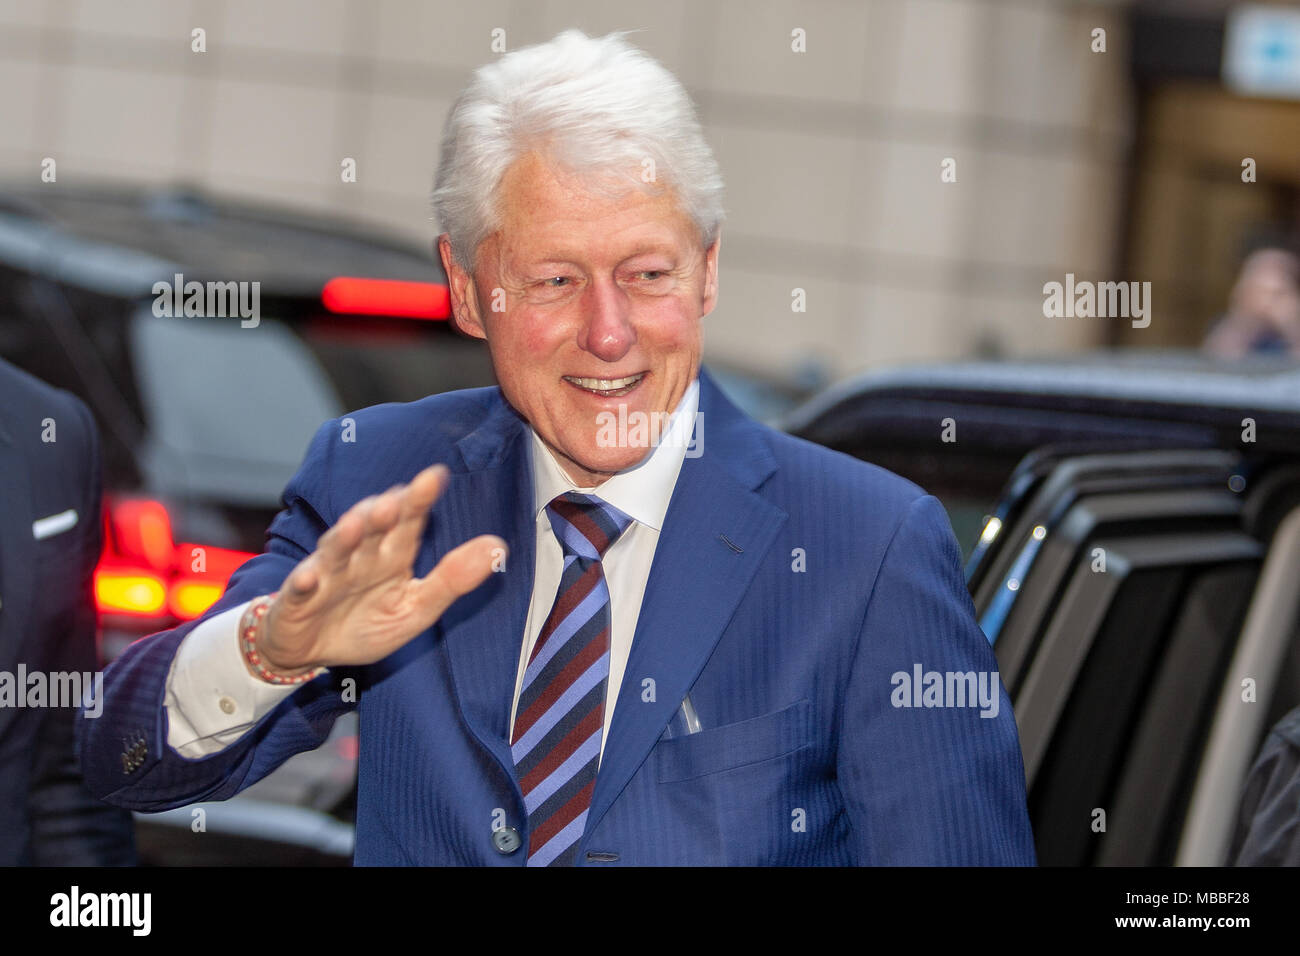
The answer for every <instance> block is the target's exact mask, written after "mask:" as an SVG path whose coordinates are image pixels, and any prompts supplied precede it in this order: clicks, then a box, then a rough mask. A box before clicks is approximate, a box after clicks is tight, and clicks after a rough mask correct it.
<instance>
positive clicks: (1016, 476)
mask: <svg viewBox="0 0 1300 956" xmlns="http://www.w3.org/2000/svg"><path fill="white" fill-rule="evenodd" d="M786 424H787V427H788V428H789V430H790V431H792V432H793V433H795V434H797V435H800V436H802V437H805V438H808V439H811V440H813V441H817V442H820V443H821V444H824V445H827V446H829V447H832V448H835V449H838V450H841V451H844V452H846V453H848V454H851V455H855V456H857V457H859V458H863V459H866V460H869V461H872V462H875V463H877V464H880V465H883V466H885V467H887V468H889V469H891V470H893V471H896V472H898V473H899V474H901V475H903V476H904V477H907V478H910V479H912V480H913V481H915V482H916V483H917V484H919V485H921V486H922V487H924V488H925V489H926V490H928V491H930V492H931V493H933V494H935V495H936V496H937V497H939V498H940V500H941V501H943V503H944V504H945V506H946V507H947V509H948V511H949V514H950V516H951V518H952V521H953V525H954V528H955V530H956V531H957V533H958V536H959V539H960V540H961V542H962V544H963V546H964V548H965V551H966V554H967V568H966V571H967V581H968V584H969V587H970V590H971V594H972V597H973V599H974V603H975V609H976V612H977V614H978V616H979V620H980V624H981V626H982V628H983V630H984V632H985V635H986V636H987V637H988V639H989V642H990V643H991V644H992V646H993V650H994V653H995V655H996V657H997V660H998V664H999V670H1000V673H1001V676H1002V680H1003V682H1004V683H1005V684H1006V687H1007V690H1008V691H1009V693H1010V694H1011V699H1012V702H1013V705H1014V707H1015V712H1016V719H1017V723H1018V725H1019V728H1020V739H1021V746H1022V750H1023V755H1024V760H1025V773H1026V782H1027V784H1028V797H1029V810H1030V817H1031V821H1032V823H1033V827H1034V832H1035V838H1036V841H1037V848H1038V856H1039V861H1040V863H1042V864H1045V865H1066V866H1081V865H1090V864H1092V865H1112V864H1116V865H1169V864H1175V863H1176V864H1199V865H1221V864H1224V863H1227V862H1230V861H1229V860H1228V859H1227V853H1228V849H1229V842H1230V840H1231V837H1232V831H1233V827H1234V823H1235V821H1236V815H1237V809H1238V805H1239V803H1240V799H1241V792H1242V785H1243V782H1244V780H1245V777H1246V773H1247V770H1248V769H1249V767H1250V765H1251V761H1252V759H1253V758H1254V756H1255V754H1256V753H1257V752H1258V750H1259V748H1260V745H1261V743H1262V741H1263V739H1264V736H1265V734H1266V732H1267V731H1268V729H1269V728H1270V727H1271V726H1273V724H1274V723H1275V722H1276V721H1277V720H1278V719H1279V718H1281V717H1282V716H1283V715H1284V714H1286V713H1287V712H1288V711H1290V710H1292V709H1293V708H1294V707H1295V706H1296V705H1297V704H1300V366H1297V365H1296V364H1295V363H1293V362H1290V361H1287V360H1284V359H1259V360H1252V361H1248V362H1244V363H1236V364H1233V365H1227V364H1223V363H1216V362H1212V361H1210V360H1207V359H1204V358H1202V357H1200V356H1194V355H1181V354H1162V353H1103V354H1098V355H1089V356H1084V357H1073V358H1068V359H1062V360H1058V361H1047V360H1044V361H1034V362H1029V361H1026V362H973V363H962V364H950V365H939V366H927V367H917V368H910V369H900V370H890V371H884V372H877V373H872V374H869V375H866V376H863V377H861V378H859V379H856V380H854V381H852V382H848V383H845V384H843V385H840V386H837V387H836V388H834V389H832V390H831V391H829V392H828V393H826V394H825V395H823V396H821V397H819V398H818V399H816V400H814V402H813V403H811V404H810V405H808V406H806V407H804V408H803V409H801V410H799V411H798V412H796V413H794V414H793V415H792V416H791V417H790V418H789V419H788V421H787V423H786Z"/></svg>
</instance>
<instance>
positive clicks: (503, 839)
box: [492, 827, 524, 856]
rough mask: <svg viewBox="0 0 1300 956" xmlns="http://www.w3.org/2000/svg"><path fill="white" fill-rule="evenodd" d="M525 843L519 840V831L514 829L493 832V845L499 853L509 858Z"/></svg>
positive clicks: (504, 828) (503, 828)
mask: <svg viewBox="0 0 1300 956" xmlns="http://www.w3.org/2000/svg"><path fill="white" fill-rule="evenodd" d="M523 842H524V841H523V840H521V839H519V831H518V830H516V829H515V828H514V827H502V828H501V829H500V830H493V831H492V845H493V846H494V847H496V848H497V852H498V853H500V854H503V855H505V856H509V855H510V854H511V853H514V852H515V850H517V849H519V847H520V845H521V844H522V843H523Z"/></svg>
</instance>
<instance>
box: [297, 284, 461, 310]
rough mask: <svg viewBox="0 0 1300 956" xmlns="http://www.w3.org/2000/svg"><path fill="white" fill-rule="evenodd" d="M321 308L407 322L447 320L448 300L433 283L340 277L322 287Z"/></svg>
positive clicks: (441, 286) (445, 291) (448, 297)
mask: <svg viewBox="0 0 1300 956" xmlns="http://www.w3.org/2000/svg"><path fill="white" fill-rule="evenodd" d="M320 299H321V304H322V305H324V306H325V308H326V309H328V310H329V311H331V312H338V313H340V314H346V315H395V316H401V317H403V318H409V319H446V318H448V317H449V316H450V315H451V298H450V296H449V294H448V292H447V287H446V286H445V285H438V284H437V283H436V282H403V281H400V280H397V279H358V278H352V277H349V276H339V277H338V278H336V279H330V280H329V281H328V282H326V283H325V288H324V289H322V290H321V294H320Z"/></svg>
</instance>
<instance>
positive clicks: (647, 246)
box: [521, 240, 675, 266]
mask: <svg viewBox="0 0 1300 956" xmlns="http://www.w3.org/2000/svg"><path fill="white" fill-rule="evenodd" d="M576 251H577V250H561V249H551V250H546V251H545V252H542V253H539V254H537V255H531V256H526V257H521V261H522V262H524V263H526V264H527V265H529V266H532V265H545V264H549V263H561V262H563V263H577V262H578V261H579V259H578V257H577V256H575V255H573V254H572V253H573V252H576ZM674 253H675V250H674V249H673V248H672V244H671V243H668V242H661V241H657V240H655V241H649V242H644V243H641V244H639V245H637V246H635V247H634V248H633V249H632V251H631V252H629V253H628V254H627V255H625V256H623V258H622V259H620V260H619V262H626V261H627V260H628V259H635V258H636V257H637V256H646V255H656V254H658V255H666V256H670V257H673V256H674Z"/></svg>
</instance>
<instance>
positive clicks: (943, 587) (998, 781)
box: [82, 32, 1034, 865]
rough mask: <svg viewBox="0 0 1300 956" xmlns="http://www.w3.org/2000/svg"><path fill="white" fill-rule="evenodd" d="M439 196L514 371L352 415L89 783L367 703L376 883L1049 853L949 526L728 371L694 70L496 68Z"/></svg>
mask: <svg viewBox="0 0 1300 956" xmlns="http://www.w3.org/2000/svg"><path fill="white" fill-rule="evenodd" d="M434 198H435V205H436V208H437V212H438V214H439V218H440V220H441V222H442V224H443V226H444V228H445V229H446V233H445V234H444V235H443V236H442V237H441V238H440V240H439V250H440V254H441V256H442V260H443V263H444V264H445V266H446V270H447V274H448V276H449V279H450V286H451V293H452V303H453V308H454V312H455V320H456V322H457V323H458V325H459V327H460V328H461V329H463V330H464V331H466V332H468V333H469V334H471V335H475V336H479V337H481V338H484V339H486V341H487V346H488V349H489V350H490V353H491V357H492V362H493V365H494V368H495V370H496V374H497V378H498V380H499V382H500V388H499V389H496V388H493V389H482V390H475V391H468V392H460V393H451V394H447V395H439V396H434V397H430V398H427V399H424V400H423V401H419V402H414V403H411V404H409V405H384V406H377V407H374V408H370V409H365V410H362V411H359V412H355V413H353V414H352V415H350V416H348V417H347V418H346V419H345V420H340V421H334V422H328V423H326V424H325V425H324V426H323V427H322V428H321V429H320V431H319V432H318V433H317V435H316V437H315V439H314V440H313V441H312V443H311V446H310V448H309V449H308V452H307V456H306V459H305V461H304V462H303V465H302V467H301V469H300V470H299V472H298V473H297V475H296V476H295V477H294V478H293V479H292V481H291V482H290V483H289V485H288V487H287V488H286V489H285V493H284V504H285V510H284V511H283V512H281V514H280V515H279V516H278V517H277V518H276V520H275V521H274V523H273V524H272V525H271V527H270V530H269V535H268V545H267V551H266V553H265V554H263V555H260V556H258V557H257V558H255V559H253V560H251V561H249V562H248V563H247V564H246V565H244V567H243V568H241V569H240V571H239V572H238V573H237V574H236V575H235V576H234V577H233V578H232V580H231V585H230V589H229V591H228V593H227V594H226V595H225V597H224V598H223V599H222V601H221V602H219V603H218V605H217V606H216V607H214V608H213V609H212V611H211V612H209V613H208V614H207V615H206V616H205V617H204V618H203V619H202V620H200V621H199V622H197V623H196V624H194V625H189V626H182V627H179V628H176V629H175V630H172V631H169V632H164V633H161V634H158V635H155V636H154V637H152V638H150V639H149V640H146V641H142V642H140V643H138V644H137V645H135V646H133V647H132V648H131V649H129V650H128V651H127V652H126V654H124V655H123V656H122V657H121V658H120V659H119V660H118V662H117V663H116V664H115V665H114V666H113V667H112V668H111V669H110V671H109V673H108V675H107V689H106V706H105V713H104V715H103V716H102V717H101V718H100V719H99V720H97V721H93V722H91V721H86V722H84V723H83V725H82V731H83V743H84V750H85V757H84V759H85V763H86V775H87V779H88V780H89V781H90V782H91V785H92V787H93V788H94V789H95V791H96V792H97V793H98V794H100V795H101V796H103V797H104V798H105V799H107V800H110V801H113V802H117V803H120V804H122V805H124V806H129V807H134V808H140V809H145V810H158V809H163V808H167V807H173V806H177V805H181V804H184V803H186V802H188V801H193V800H197V799H220V798H224V797H228V796H230V795H232V794H234V793H236V792H238V791H239V790H240V789H241V788H242V787H245V786H247V785H248V784H250V783H252V782H253V781H255V780H257V779H258V778H259V777H261V776H263V775H264V774H266V773H268V772H269V771H271V770H272V769H273V768H274V767H276V766H277V765H278V764H279V763H280V762H282V761H283V760H284V759H285V758H287V757H288V756H289V755H291V754H293V753H295V752H297V751H301V750H304V749H307V748H310V747H313V746H315V745H317V744H319V743H320V741H321V740H322V739H324V737H325V735H326V734H327V732H328V731H329V728H330V726H331V724H332V722H333V720H334V719H335V717H336V716H338V714H340V713H341V712H343V711H344V710H347V709H350V708H354V707H355V708H357V709H358V710H359V711H360V713H361V721H360V727H361V730H360V735H361V738H360V761H359V764H360V766H359V797H358V808H357V843H356V861H357V862H358V863H372V864H496V865H523V864H525V863H527V864H529V865H566V864H581V865H611V864H620V863H621V864H780V863H792V864H817V863H824V864H856V863H931V864H949V863H951V864H1016V863H1032V862H1033V860H1034V854H1033V845H1032V837H1031V834H1030V829H1029V824H1028V819H1027V814H1026V808H1025V794H1024V775H1023V770H1022V766H1021V760H1020V750H1019V744H1018V740H1017V735H1016V726H1015V722H1014V719H1013V717H1012V714H1011V710H1010V707H1009V705H1008V702H1007V697H1006V692H1005V691H1004V690H1003V688H1002V685H1001V683H1000V681H999V680H998V677H997V673H996V663H995V661H994V658H993V655H992V653H991V652H990V649H989V646H988V643H987V641H985V639H984V637H983V635H982V634H981V633H980V631H979V628H978V626H977V625H976V623H975V620H974V617H973V611H972V607H971V603H970V599H969V597H968V596H967V593H966V591H965V587H964V582H963V579H962V575H961V572H960V569H959V566H958V550H957V547H956V544H955V542H954V540H953V537H952V531H951V529H950V527H949V525H948V522H947V518H946V516H945V515H944V513H943V510H942V508H941V507H940V506H939V504H938V503H937V502H936V501H935V499H933V498H931V497H928V496H926V495H925V494H924V493H922V492H921V491H919V490H918V489H916V488H915V487H913V486H911V485H909V484H908V483H906V482H904V481H902V480H901V479H899V478H897V477H894V476H892V475H889V474H887V473H885V472H883V471H881V470H879V469H877V468H874V467H872V466H869V465H866V464H863V463H861V462H858V461H855V460H851V459H849V458H847V457H845V456H842V455H838V454H834V453H832V452H830V451H827V450H826V449H823V448H819V447H816V446H813V445H810V444H807V443H804V442H801V441H798V440H796V439H793V438H790V437H788V436H785V435H782V434H780V433H777V432H774V431H771V430H769V429H766V428H764V427H762V426H760V425H758V424H757V423H755V422H753V421H752V420H749V419H748V418H746V417H745V416H744V415H742V414H741V413H740V412H739V411H738V410H737V409H736V408H735V407H733V406H732V405H731V404H730V403H729V402H728V401H727V400H726V399H725V398H724V397H723V396H722V394H721V393H720V392H719V391H718V389H717V387H716V386H715V385H714V384H713V383H712V382H711V381H710V379H709V377H708V375H707V373H706V372H705V371H703V370H702V369H701V366H700V353H701V330H700V320H701V318H702V317H703V316H704V315H706V314H707V313H708V312H710V311H711V310H712V308H713V306H714V302H715V300H716V297H717V289H718V249H719V225H720V221H721V204H720V198H721V180H720V177H719V174H718V171H717V168H716V166H715V163H714V160H713V158H712V155H711V153H710V151H709V149H708V147H707V145H706V144H705V142H704V140H703V137H702V135H701V133H700V130H699V127H698V124H697V122H696V120H695V118H694V112H693V109H692V106H691V104H690V101H689V99H688V98H687V96H686V94H685V93H684V91H683V90H682V89H681V87H680V85H679V84H678V83H677V82H676V80H675V79H674V78H673V77H672V76H671V75H670V74H669V73H667V71H665V70H664V69H663V68H662V67H661V66H660V65H659V64H657V63H656V62H654V61H653V60H651V59H650V58H648V57H646V56H645V55H644V54H642V53H641V52H639V51H637V50H635V49H634V48H632V47H630V46H629V45H627V44H626V43H625V42H624V41H623V40H621V39H620V38H618V37H606V38H604V39H590V38H588V37H586V36H584V35H582V34H580V33H576V32H567V33H564V34H562V35H560V36H559V37H557V38H555V39H554V40H553V41H551V42H550V43H547V44H543V45H540V46H536V47H531V48H527V49H522V50H519V51H517V52H514V53H511V54H508V55H506V56H503V57H502V58H501V59H500V60H498V61H497V62H495V63H493V64H491V65H489V66H486V67H484V68H482V69H480V70H479V71H478V73H477V74H476V76H475V78H474V80H473V82H472V83H471V84H470V86H469V88H468V89H467V90H466V92H465V93H464V95H462V97H461V98H460V100H459V101H458V103H457V105H456V107H455V108H454V109H453V111H452V113H451V115H450V117H449V119H448V123H447V128H446V132H445V136H444V141H443V152H442V159H441V164H440V168H439V172H438V182H437V189H436V192H435V197H434ZM346 429H351V430H352V434H351V438H352V439H353V440H348V438H347V437H346V435H347V433H346ZM433 463H441V464H437V465H434V464H433ZM431 465H432V467H431ZM395 483H396V484H395ZM923 675H924V677H923ZM944 675H948V676H947V684H946V687H947V689H948V691H949V692H951V691H952V689H953V688H954V686H955V687H956V688H957V689H958V690H959V691H960V694H959V695H958V696H959V697H960V700H958V699H956V698H954V697H953V696H952V694H951V693H949V695H948V697H945V693H944V690H945V687H944V681H945V676H944ZM954 676H955V678H956V679H955V680H954V679H953V678H954ZM914 677H915V680H916V682H917V686H915V687H914V688H913V687H911V686H910V683H911V682H912V681H913V678H914ZM922 681H924V684H925V687H924V689H923V688H922V686H920V685H921V683H922ZM936 681H937V683H938V685H939V686H938V688H937V693H936V692H935V691H936V688H935V683H936ZM905 684H906V685H908V686H904V685H905ZM967 691H968V692H969V693H967ZM124 742H125V744H124Z"/></svg>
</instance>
